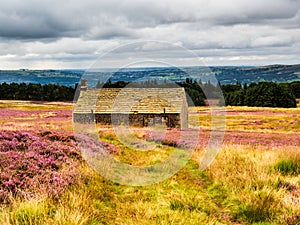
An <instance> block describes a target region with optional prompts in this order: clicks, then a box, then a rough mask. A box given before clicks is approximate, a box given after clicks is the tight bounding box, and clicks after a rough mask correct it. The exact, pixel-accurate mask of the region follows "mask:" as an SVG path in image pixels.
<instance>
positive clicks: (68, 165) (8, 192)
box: [0, 130, 81, 203]
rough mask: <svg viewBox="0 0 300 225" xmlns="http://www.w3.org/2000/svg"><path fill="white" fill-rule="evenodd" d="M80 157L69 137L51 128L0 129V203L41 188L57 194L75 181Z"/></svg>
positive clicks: (31, 195)
mask: <svg viewBox="0 0 300 225" xmlns="http://www.w3.org/2000/svg"><path fill="white" fill-rule="evenodd" d="M80 160H81V156H80V153H79V152H78V150H77V147H76V142H75V141H74V138H73V137H72V136H68V135H64V134H60V133H53V132H50V131H47V132H40V133H34V132H27V131H6V130H2V131H0V203H9V202H10V200H11V198H12V197H16V196H18V197H24V198H28V197H33V196H35V195H36V194H37V193H39V194H41V193H42V192H43V191H45V194H47V195H48V196H50V197H53V198H56V197H58V196H59V195H60V194H61V193H62V192H63V191H64V190H65V189H66V188H67V187H68V186H70V185H72V184H75V183H77V182H78V178H79V170H78V164H79V161H80Z"/></svg>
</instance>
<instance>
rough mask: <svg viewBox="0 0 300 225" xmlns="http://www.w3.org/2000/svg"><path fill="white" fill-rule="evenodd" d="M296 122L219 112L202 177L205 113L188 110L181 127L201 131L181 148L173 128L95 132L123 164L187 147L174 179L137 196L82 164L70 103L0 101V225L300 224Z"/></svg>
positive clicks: (83, 142)
mask: <svg viewBox="0 0 300 225" xmlns="http://www.w3.org/2000/svg"><path fill="white" fill-rule="evenodd" d="M299 115H300V108H297V109H273V108H249V107H227V108H226V132H225V136H224V140H223V144H222V150H221V151H220V152H219V154H218V155H217V157H216V159H215V161H214V162H213V163H212V164H211V165H210V166H209V167H208V168H207V169H206V170H204V171H201V170H199V158H201V157H202V156H203V152H204V150H205V147H206V145H207V143H208V140H209V136H210V134H211V133H210V128H211V122H210V121H211V113H210V110H209V109H208V108H205V107H199V108H193V109H191V112H190V126H191V127H193V126H194V127H195V126H197V125H200V131H198V132H197V131H195V130H194V129H192V128H191V129H189V130H185V131H184V132H186V135H185V134H184V138H181V139H180V131H179V130H176V129H173V130H167V131H166V133H164V132H161V131H162V130H163V127H158V128H157V130H155V131H151V130H150V131H149V129H145V128H144V129H133V128H132V129H131V132H132V134H133V135H132V136H130V137H128V136H126V134H124V135H125V136H124V137H123V138H125V139H126V140H129V142H130V143H124V141H122V135H123V134H120V133H119V134H118V135H116V133H115V132H114V130H113V129H112V128H110V127H101V126H97V127H96V131H97V133H98V135H99V138H100V141H101V144H102V145H103V146H105V147H106V149H108V151H109V153H110V154H112V155H113V156H114V158H115V159H117V160H118V161H121V162H125V163H126V164H129V165H134V166H148V165H154V164H156V163H158V162H162V161H164V160H165V159H167V158H168V157H169V156H170V155H171V154H172V152H174V151H175V149H176V148H183V149H184V148H186V147H189V146H193V145H195V146H196V148H195V151H194V153H193V155H192V158H191V159H190V160H189V161H188V163H187V164H186V165H185V166H184V168H183V169H181V170H180V171H178V172H177V173H176V174H175V175H174V176H172V177H170V178H169V179H166V180H164V181H162V182H159V183H156V184H152V185H148V186H137V187H136V186H126V185H120V184H117V183H114V182H112V181H109V180H107V179H105V178H104V177H102V176H100V175H99V174H97V173H96V172H95V171H94V170H93V169H92V168H91V167H90V166H89V165H88V164H87V163H86V161H85V160H84V159H83V158H82V152H80V150H79V147H78V146H86V147H87V146H88V147H90V148H91V149H92V148H93V144H94V143H93V141H91V140H90V139H89V138H84V137H80V138H78V137H77V136H76V135H74V133H73V132H72V131H73V124H72V104H71V103H46V102H44V103H41V102H22V101H0V204H1V208H2V210H1V211H0V224H4V225H5V224H22V225H23V224H93V225H95V224H137V225H138V224H193V225H194V224H289V225H293V224H294V225H295V224H300V213H299V212H300V133H299V130H300V120H299ZM82 129H83V130H84V129H85V127H84V126H83V127H82ZM120 135H121V136H120ZM195 136H197V137H198V138H196V139H195V138H194V137H195ZM130 138H132V140H131V139H130ZM136 140H142V141H143V143H149V144H150V145H151V146H152V148H151V149H150V150H149V151H140V150H138V148H145V146H146V145H145V146H144V145H141V146H138V145H135V144H136V143H135V141H136ZM195 140H196V141H197V143H195ZM153 146H154V147H153ZM101 154H102V153H101ZM104 154H106V153H105V152H103V155H104Z"/></svg>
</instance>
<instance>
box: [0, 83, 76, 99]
mask: <svg viewBox="0 0 300 225" xmlns="http://www.w3.org/2000/svg"><path fill="white" fill-rule="evenodd" d="M74 94H75V89H74V88H73V87H67V86H61V85H58V84H44V85H41V84H32V83H30V84H25V83H20V84H18V83H10V84H7V83H5V82H4V83H2V84H0V99H1V100H36V101H72V100H73V99H74Z"/></svg>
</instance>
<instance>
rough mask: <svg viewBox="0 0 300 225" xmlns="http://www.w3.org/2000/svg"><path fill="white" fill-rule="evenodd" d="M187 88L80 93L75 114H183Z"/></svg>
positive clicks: (106, 90)
mask: <svg viewBox="0 0 300 225" xmlns="http://www.w3.org/2000/svg"><path fill="white" fill-rule="evenodd" d="M185 105H186V96H185V92H184V88H102V89H96V88H94V89H87V90H82V91H81V92H80V96H79V98H78V101H77V103H76V104H75V106H74V113H78V114H79V113H80V114H81V113H91V110H93V112H94V113H99V114H111V113H126V114H130V113H153V114H156V113H158V114H161V113H164V109H165V112H166V113H180V112H181V110H182V107H183V106H185Z"/></svg>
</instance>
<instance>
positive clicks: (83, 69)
mask: <svg viewBox="0 0 300 225" xmlns="http://www.w3.org/2000/svg"><path fill="white" fill-rule="evenodd" d="M298 65H300V63H296V64H282V63H275V64H267V65H265V64H262V65H205V66H199V65H193V66H140V67H124V68H117V67H115V68H114V67H110V68H93V69H92V70H93V71H95V70H100V72H102V71H101V70H116V69H118V70H122V69H126V70H130V69H149V68H158V69H160V68H192V67H194V68H195V67H199V68H205V67H208V68H213V67H254V68H259V67H272V66H298ZM22 70H24V71H34V70H36V71H48V70H58V71H64V70H65V71H68V70H72V71H88V70H89V69H88V68H44V69H43V68H17V69H2V68H0V71H22Z"/></svg>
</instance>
